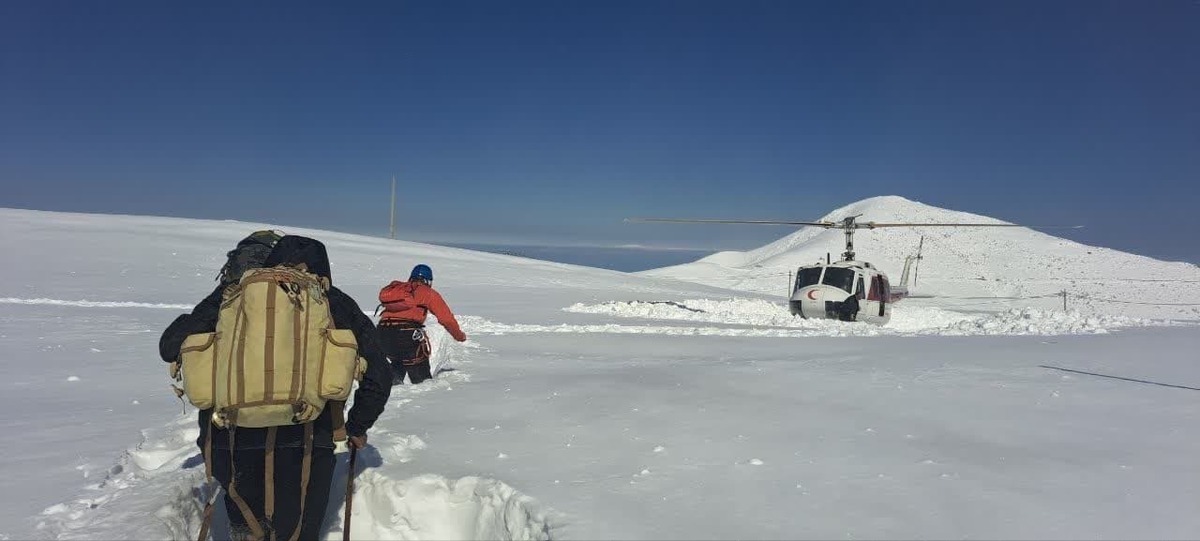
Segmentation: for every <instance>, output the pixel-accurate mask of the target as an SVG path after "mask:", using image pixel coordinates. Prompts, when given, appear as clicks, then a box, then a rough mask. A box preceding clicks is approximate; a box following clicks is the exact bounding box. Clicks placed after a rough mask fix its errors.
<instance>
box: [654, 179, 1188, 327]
mask: <svg viewBox="0 0 1200 541" xmlns="http://www.w3.org/2000/svg"><path fill="white" fill-rule="evenodd" d="M858 214H861V215H862V217H861V218H859V221H860V222H868V221H874V222H881V223H882V222H913V223H935V222H940V223H1008V222H1004V221H1001V220H997V219H995V218H991V217H987V216H980V215H977V214H970V213H966V212H958V211H952V210H946V209H941V208H937V207H932V206H929V205H925V204H922V203H918V202H915V201H910V200H908V199H905V198H903V197H897V196H885V197H873V198H870V199H864V200H862V201H859V202H856V203H853V204H851V205H847V206H845V207H842V208H839V209H837V210H834V211H832V212H830V213H829V214H826V215H825V216H823V217H821V218H820V219H821V220H834V221H836V220H840V219H841V218H844V217H847V216H854V215H858ZM801 218H803V217H801ZM1034 225H1060V224H1034ZM724 227H752V226H735V225H729V226H724ZM1046 231H1047V232H1045V233H1044V232H1041V231H1036V230H1033V229H1029V228H1025V227H1013V228H1007V227H1004V228H992V227H976V228H971V227H963V228H944V227H936V228H935V227H913V228H882V229H875V230H859V231H858V232H857V233H855V235H854V243H855V251H856V252H857V255H858V259H860V260H864V261H870V262H871V263H872V264H874V265H875V266H876V267H878V268H880V269H881V270H883V271H884V272H886V273H888V275H889V277H891V280H892V281H893V283H899V280H900V276H901V271H902V269H903V266H904V260H905V258H906V257H907V256H909V255H912V254H915V253H916V251H917V246H918V243H919V242H920V241H921V238H922V237H924V238H925V242H924V249H923V253H922V255H923V256H924V259H923V260H922V261H921V262H920V265H919V267H918V271H919V272H918V273H917V283H916V286H915V287H914V288H912V289H913V291H914V292H915V293H916V294H918V295H922V296H926V295H931V296H936V297H940V299H941V300H940V301H939V302H938V303H937V304H936V305H938V306H954V307H961V308H963V309H979V310H988V309H995V308H1003V309H1009V308H1014V307H1035V308H1052V307H1055V306H1057V307H1059V308H1061V306H1062V298H1061V297H1060V296H1056V295H1058V294H1059V293H1060V292H1061V291H1064V290H1065V291H1067V295H1068V305H1069V308H1071V309H1077V310H1080V311H1082V312H1084V313H1094V314H1104V315H1123V316H1136V317H1146V318H1182V319H1200V267H1197V266H1196V265H1193V264H1190V263H1180V262H1165V261H1159V260H1156V259H1152V258H1149V257H1144V256H1139V255H1134V254H1129V253H1125V252H1120V251H1117V250H1112V249H1109V248H1101V247H1096V246H1087V245H1084V244H1080V243H1077V242H1073V241H1070V240H1066V239H1062V238H1058V237H1054V236H1052V233H1053V232H1054V230H1053V229H1047V230H1046ZM844 245H845V242H844V235H843V234H842V231H840V230H825V229H820V228H815V227H805V228H801V229H800V230H799V231H796V232H795V233H792V234H790V235H787V236H786V237H783V238H781V239H779V240H777V241H775V242H772V243H770V244H767V245H766V246H763V247H761V248H757V249H754V250H750V251H747V252H721V253H717V254H713V255H711V256H708V257H705V258H703V259H701V260H699V261H696V262H694V263H688V264H684V265H677V266H673V267H665V268H661V269H654V270H649V271H645V272H642V273H641V274H642V275H644V276H656V277H670V278H676V279H680V280H686V281H691V282H696V283H703V284H713V285H721V286H724V287H730V288H733V289H740V290H746V291H755V292H760V293H769V294H775V295H779V296H782V295H784V293H785V292H786V291H787V285H788V284H787V275H788V273H789V272H794V271H795V269H796V267H797V266H799V265H806V264H812V263H815V262H817V261H819V260H824V259H825V257H826V254H831V256H832V257H833V258H834V259H837V258H838V257H839V255H840V254H841V253H842V251H843V248H844ZM980 297H984V298H980ZM1001 301H1003V302H1001ZM905 303H907V304H906V305H908V306H913V305H915V306H930V305H931V303H930V301H926V300H924V299H911V300H909V301H905ZM900 306H905V305H900ZM900 310H901V309H900V308H898V310H897V312H898V313H899V312H900Z"/></svg>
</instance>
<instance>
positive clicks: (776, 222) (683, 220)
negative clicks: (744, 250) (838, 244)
mask: <svg viewBox="0 0 1200 541" xmlns="http://www.w3.org/2000/svg"><path fill="white" fill-rule="evenodd" d="M625 221H626V222H659V223H662V222H668V223H688V224H754V225H811V226H815V227H824V228H832V227H838V226H839V225H840V224H837V223H834V222H788V221H780V220H693V219H686V218H626V219H625Z"/></svg>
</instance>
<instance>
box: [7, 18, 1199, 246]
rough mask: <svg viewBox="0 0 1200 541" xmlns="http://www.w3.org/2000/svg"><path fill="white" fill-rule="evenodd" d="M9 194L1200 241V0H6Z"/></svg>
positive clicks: (443, 222)
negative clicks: (949, 223)
mask: <svg viewBox="0 0 1200 541" xmlns="http://www.w3.org/2000/svg"><path fill="white" fill-rule="evenodd" d="M0 55H2V56H0V185H2V186H3V189H2V191H0V206H5V207H19V208H35V209H46V210H68V211H84V212H115V213H134V214H155V215H172V216H187V217H202V218H234V219H243V220H255V221H266V222H272V223H282V224H294V225H304V226H314V227H322V228H330V229H337V230H345V231H354V232H369V233H374V234H382V235H386V234H387V219H388V216H387V211H388V206H387V198H388V190H389V185H390V178H391V175H392V174H397V175H398V177H399V179H400V181H401V190H400V191H401V193H400V195H399V199H400V203H399V206H400V207H401V216H400V219H399V225H400V236H402V237H406V238H413V239H417V240H430V241H438V240H457V241H463V242H469V241H499V242H511V243H530V242H535V243H536V242H541V243H593V242H594V243H600V244H610V243H611V244H620V243H633V242H640V243H647V244H669V245H686V246H693V247H712V248H750V247H753V246H757V245H759V244H762V243H764V242H767V241H769V240H772V239H774V238H777V237H780V236H782V235H784V234H786V233H787V232H789V231H790V230H788V229H774V228H768V229H762V228H755V227H747V228H737V227H729V228H721V229H716V228H712V227H703V228H700V229H693V228H688V227H685V226H646V225H630V224H624V223H622V222H621V220H622V219H623V218H625V217H628V216H648V215H657V216H672V217H680V216H688V217H719V218H735V217H736V218H773V219H783V218H793V219H813V218H817V217H819V216H820V215H823V214H824V213H826V212H828V211H830V210H832V209H833V208H835V207H837V206H841V205H844V204H847V203H850V202H853V201H855V200H858V199H862V198H865V197H870V196H875V195H887V194H895V195H902V196H905V197H908V198H911V199H915V200H918V201H922V202H925V203H929V204H933V205H937V206H942V207H946V208H952V209H955V210H964V211H969V212H975V213H981V214H986V215H990V216H995V217H998V218H1002V219H1006V220H1010V221H1018V222H1026V223H1040V224H1045V223H1082V224H1086V225H1087V226H1088V227H1087V229H1085V230H1082V231H1079V232H1072V233H1069V234H1068V236H1070V237H1071V238H1074V239H1077V240H1081V241H1084V242H1088V243H1092V244H1099V245H1104V246H1111V247H1114V248H1118V249H1124V250H1129V251H1134V252H1138V253H1143V254H1148V255H1154V256H1158V257H1164V258H1169V259H1183V260H1191V261H1200V241H1197V240H1196V237H1197V235H1196V233H1197V231H1200V212H1198V207H1200V2H1195V1H1179V2H1156V1H1122V2H1101V1H1086V2H1072V1H1053V2H1044V1H1038V2H1023V1H1009V0H1005V1H996V2H991V3H987V2H951V1H944V2H882V1H880V2H841V1H839V2H823V3H818V2H802V1H783V0H781V1H774V2H752V1H736V2H734V1H727V2H707V1H700V0H686V1H674V2H666V1H663V2H655V1H637V2H634V1H613V0H605V1H597V2H584V1H566V2H563V1H554V2H482V1H480V2H441V1H439V2H422V3H412V2H393V1H388V2H375V3H370V2H352V3H351V2H345V3H332V2H322V3H307V2H236V3H235V2H205V3H182V2H161V1H154V2H133V1H114V2H91V1H88V2H85V1H77V2H58V1H43V0H38V1H35V2H26V1H18V0H5V1H4V2H0Z"/></svg>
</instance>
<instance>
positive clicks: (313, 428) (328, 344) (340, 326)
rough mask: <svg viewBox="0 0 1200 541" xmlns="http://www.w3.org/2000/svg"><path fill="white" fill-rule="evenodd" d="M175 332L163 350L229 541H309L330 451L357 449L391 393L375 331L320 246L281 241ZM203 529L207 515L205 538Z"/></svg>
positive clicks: (324, 497) (315, 532)
mask: <svg viewBox="0 0 1200 541" xmlns="http://www.w3.org/2000/svg"><path fill="white" fill-rule="evenodd" d="M206 300H208V299H206ZM177 323H178V324H172V328H169V329H168V331H170V332H169V333H164V335H163V339H162V342H161V343H160V348H161V349H162V350H163V351H162V353H163V357H164V360H170V361H172V362H173V363H181V366H180V367H179V373H180V375H181V376H182V381H183V389H182V391H183V393H184V394H185V395H186V396H187V398H188V400H189V401H190V402H192V403H193V404H194V405H196V407H197V408H199V409H200V413H199V416H200V424H201V435H200V441H201V442H203V443H202V448H203V449H204V459H205V469H206V472H207V473H208V474H209V476H210V478H215V479H216V480H217V481H218V482H219V483H220V484H221V486H222V487H223V489H224V504H225V508H226V510H227V512H228V513H227V514H228V516H229V520H230V532H231V534H232V536H233V538H234V539H256V540H257V539H263V540H265V539H272V540H296V539H306V540H307V539H317V538H318V537H319V536H320V535H321V532H322V522H323V520H324V517H325V507H326V504H327V503H328V500H329V494H330V490H331V488H332V487H331V483H332V478H333V470H334V456H333V451H334V441H335V439H339V440H340V439H348V442H347V444H348V445H349V446H350V447H351V448H352V449H355V450H357V449H361V448H363V447H364V446H365V445H366V443H367V430H368V429H369V428H371V426H372V425H373V424H374V423H375V420H376V419H377V418H378V417H379V414H380V413H381V412H382V411H383V408H384V405H385V404H386V402H387V399H388V396H389V395H390V393H391V386H390V385H389V384H388V383H389V382H390V374H389V370H388V369H387V368H386V366H387V365H386V362H387V361H386V357H384V355H383V352H382V350H381V349H380V347H379V343H378V338H377V335H376V331H375V327H374V325H373V324H372V322H371V320H370V318H368V317H367V316H366V315H364V314H363V313H362V311H361V309H360V308H359V306H358V304H357V303H355V302H354V300H353V299H352V298H350V297H349V296H348V295H346V294H345V293H343V292H342V291H341V290H339V289H338V288H336V287H333V285H332V283H331V276H330V269H329V258H328V256H327V255H326V251H325V246H324V245H323V244H321V243H320V242H319V241H317V240H314V239H311V238H307V237H299V236H284V237H282V238H281V239H279V241H278V242H277V243H276V244H275V246H274V248H273V249H272V250H271V252H270V255H269V256H268V257H267V259H266V260H265V261H264V262H263V264H262V265H261V267H260V268H250V269H248V270H246V271H245V272H244V274H243V275H242V276H241V278H240V280H238V281H237V282H236V283H233V284H231V285H230V286H229V287H227V288H225V289H224V290H223V291H222V292H221V297H220V298H219V299H218V301H217V302H216V303H215V304H212V303H208V304H206V303H204V302H202V303H201V304H200V305H199V306H197V307H196V309H195V310H193V311H192V313H191V314H188V315H187V316H186V318H184V320H183V322H182V323H179V322H178V320H177ZM172 351H173V352H174V353H173V354H171V352H172ZM168 355H169V357H168ZM364 360H365V366H364ZM356 378H361V381H359V384H358V388H357V391H355V392H354V407H353V408H352V409H351V410H350V412H349V416H348V418H347V419H346V421H345V423H344V425H343V424H342V423H341V422H340V421H341V418H342V409H343V407H344V401H345V400H346V399H347V398H349V395H350V394H351V390H352V388H353V385H354V380H355V379H356ZM209 517H211V503H210V508H208V509H206V511H205V522H204V524H203V526H202V527H201V536H202V537H203V536H204V535H205V534H206V533H207V531H208V521H209Z"/></svg>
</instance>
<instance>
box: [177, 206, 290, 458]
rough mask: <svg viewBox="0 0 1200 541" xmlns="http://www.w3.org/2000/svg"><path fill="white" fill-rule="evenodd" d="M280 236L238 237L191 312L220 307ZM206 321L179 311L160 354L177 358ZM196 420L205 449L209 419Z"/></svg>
mask: <svg viewBox="0 0 1200 541" xmlns="http://www.w3.org/2000/svg"><path fill="white" fill-rule="evenodd" d="M281 238H283V234H282V233H280V232H278V231H275V230H272V229H263V230H259V231H255V232H253V233H250V234H249V235H246V238H243V239H242V240H240V241H238V243H237V246H235V247H234V248H233V249H232V250H230V251H228V252H226V253H225V264H224V265H223V266H221V270H220V271H219V272H218V273H217V277H216V279H215V280H216V281H217V287H215V288H213V290H212V292H211V293H209V294H208V296H207V297H204V299H203V300H201V301H200V303H199V304H198V305H196V307H195V308H194V309H193V310H192V313H194V314H216V313H217V311H218V310H219V309H220V307H221V297H222V295H223V294H224V292H225V289H226V288H228V287H229V286H231V285H234V284H237V283H238V282H239V281H240V280H241V279H242V274H244V273H245V272H246V271H247V270H250V269H256V268H259V267H262V266H263V264H264V263H266V262H267V256H269V255H271V249H272V248H274V247H275V243H277V242H279V239H281ZM214 317H215V316H214ZM206 324H207V322H206V321H204V320H202V319H198V318H196V317H193V315H192V314H181V315H180V316H179V317H177V318H175V321H172V322H171V324H170V325H168V326H167V328H166V330H164V331H163V333H162V337H161V338H159V341H158V354H159V356H160V357H162V360H164V361H166V362H168V363H170V362H175V361H178V360H179V348H180V346H182V345H183V340H184V339H185V338H187V336H188V335H189V334H193V333H194V332H197V331H194V330H193V329H196V328H202V327H204V326H205V325H206ZM202 413H203V412H202ZM197 421H198V422H199V424H200V437H199V438H197V439H196V445H197V446H198V447H200V449H201V450H204V435H205V434H206V433H207V425H208V423H209V420H208V418H207V417H205V416H204V415H201V416H199V418H198V419H197Z"/></svg>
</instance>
